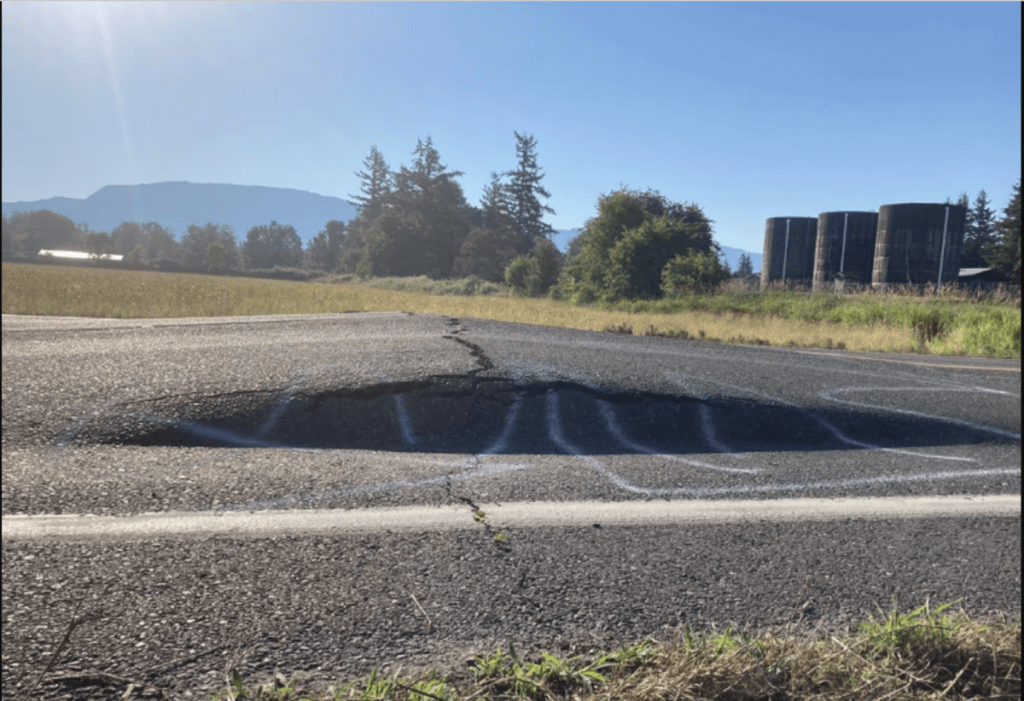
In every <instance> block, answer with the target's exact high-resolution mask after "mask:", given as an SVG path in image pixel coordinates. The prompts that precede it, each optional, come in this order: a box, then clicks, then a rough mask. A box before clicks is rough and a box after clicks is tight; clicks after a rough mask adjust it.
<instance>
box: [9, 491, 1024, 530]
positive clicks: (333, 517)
mask: <svg viewBox="0 0 1024 701" xmlns="http://www.w3.org/2000/svg"><path fill="white" fill-rule="evenodd" d="M479 507H480V508H481V509H482V510H483V511H484V512H485V513H486V514H487V523H489V524H490V525H491V526H492V528H495V529H501V528H512V527H515V528H536V527H545V526H557V527H587V526H589V527H593V526H594V525H595V524H600V525H601V526H613V525H614V526H665V525H672V524H701V523H704V524H714V523H738V522H750V521H835V520H842V519H850V518H856V519H896V518H900V519H903V518H927V517H967V516H1016V517H1018V518H1019V517H1020V513H1021V498H1020V495H1019V494H1011V495H981V496H978V495H958V496H930V497H885V498H871V497H859V498H858V497H850V498H841V499H772V500H766V501H753V500H741V501H730V500H683V501H624V502H601V501H575V502H513V503H506V504H480V505H479ZM2 520H3V540H4V541H8V540H11V541H15V540H41V539H44V540H49V539H59V540H94V539H100V540H147V539H155V538H173V537H190V536H191V537H209V536H214V535H227V536H236V537H255V538H269V537H274V536H280V535H284V534H289V533H375V532H382V531H448V530H466V529H472V528H480V524H478V523H476V522H475V521H474V519H473V518H472V515H471V514H470V512H469V511H468V510H467V508H466V507H465V506H408V507H395V508H389V509H381V508H376V509H329V510H306V509H299V510H287V511H246V512H238V511H234V512H224V511H200V512H181V511H179V512H174V511H170V512H163V513H147V514H138V515H136V516H125V517H116V516H80V515H40V516H20V515H17V516H4V517H3V519H2Z"/></svg>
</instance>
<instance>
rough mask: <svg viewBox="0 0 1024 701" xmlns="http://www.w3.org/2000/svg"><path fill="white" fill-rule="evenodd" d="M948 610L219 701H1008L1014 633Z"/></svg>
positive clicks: (477, 662)
mask: <svg viewBox="0 0 1024 701" xmlns="http://www.w3.org/2000/svg"><path fill="white" fill-rule="evenodd" d="M953 605H954V604H944V605H942V606H938V607H936V608H934V609H933V608H931V607H930V606H929V604H927V603H926V604H925V605H924V606H921V607H919V608H917V609H914V610H913V611H910V612H909V613H900V612H899V609H898V608H897V606H896V604H895V602H893V605H892V608H891V610H890V611H889V612H887V613H885V612H882V613H880V615H879V616H878V617H875V616H870V617H869V618H868V620H867V621H866V622H864V623H862V624H861V625H860V626H859V628H858V629H857V630H856V632H855V633H854V634H853V636H852V637H849V638H842V639H841V638H838V637H834V636H832V637H823V638H817V639H812V640H801V641H798V640H794V639H792V638H787V637H780V636H777V635H775V634H773V633H766V634H763V635H759V636H756V637H751V636H747V635H746V634H744V632H743V631H739V630H735V629H731V628H730V629H728V630H726V631H724V632H722V633H717V634H710V633H696V632H694V631H693V630H692V629H691V628H689V627H685V626H684V627H682V628H680V629H679V630H678V631H677V634H676V637H675V640H674V642H669V643H665V644H655V643H652V642H651V641H644V642H641V643H638V644H636V645H630V646H626V645H623V644H621V643H620V645H619V649H618V650H617V651H614V652H608V653H603V654H598V655H596V656H594V657H592V658H590V661H586V660H584V659H583V658H582V657H581V656H579V655H575V656H572V657H568V658H564V659H563V658H559V657H558V656H556V655H553V654H551V653H548V652H542V653H540V654H539V655H538V656H536V657H533V658H532V659H525V658H524V657H522V656H521V655H520V654H519V653H518V651H517V650H516V647H515V645H514V644H512V643H509V645H508V649H507V651H506V650H502V649H500V648H499V649H497V650H495V651H494V652H493V653H490V654H485V655H480V656H477V657H474V658H473V659H472V660H471V661H470V662H469V671H470V672H471V674H472V681H471V682H468V683H465V684H461V685H459V684H455V683H454V682H452V681H450V680H449V678H448V677H445V676H442V675H440V674H438V673H437V672H436V671H431V672H425V673H422V674H420V675H418V676H415V677H400V676H399V673H398V672H397V671H396V672H394V673H392V674H390V675H384V674H381V673H380V671H379V670H378V669H374V670H373V672H371V674H370V675H369V677H367V678H365V679H363V680H355V681H350V682H347V683H345V684H342V685H340V686H339V685H336V686H332V687H329V688H328V689H327V690H326V692H323V693H320V694H312V695H301V696H300V695H298V694H297V693H296V692H295V690H294V688H293V685H294V684H295V681H294V680H292V681H290V682H289V681H287V680H285V678H284V677H282V676H280V675H278V676H277V677H275V679H274V680H273V681H272V682H270V683H268V684H264V685H263V686H258V687H254V688H253V689H252V690H251V691H249V690H247V689H246V687H245V685H244V683H242V680H241V678H240V677H239V676H237V674H236V675H234V676H233V678H232V679H231V681H230V683H229V689H228V691H227V692H226V693H225V694H222V695H221V696H219V697H218V699H219V700H220V701H227V700H228V699H230V700H231V701H237V700H240V699H288V700H298V699H310V700H316V701H321V700H322V701H326V700H327V699H361V700H365V701H383V700H385V699H386V700H388V701H392V700H393V701H425V700H426V699H435V700H439V701H475V700H476V699H499V698H502V699H525V700H529V701H541V700H544V701H554V700H563V699H564V700H566V701H568V700H569V699H573V700H576V699H579V701H612V700H613V699H614V700H625V701H641V700H645V701H646V700H651V701H655V700H657V701H660V700H662V699H681V700H684V701H698V700H704V699H733V700H736V701H755V700H758V701H760V700H764V699H801V700H804V701H839V700H840V699H842V700H843V701H881V700H882V699H901V700H910V701H925V700H926V699H928V700H932V699H952V700H966V699H978V698H986V699H1002V698H1006V699H1009V698H1020V693H1021V627H1020V622H1019V620H1018V621H1017V622H1016V623H1014V624H1005V623H989V624H986V625H983V624H979V623H976V622H974V621H971V620H970V619H968V618H967V616H966V614H964V613H963V612H962V611H959V612H954V611H953V610H952V607H953Z"/></svg>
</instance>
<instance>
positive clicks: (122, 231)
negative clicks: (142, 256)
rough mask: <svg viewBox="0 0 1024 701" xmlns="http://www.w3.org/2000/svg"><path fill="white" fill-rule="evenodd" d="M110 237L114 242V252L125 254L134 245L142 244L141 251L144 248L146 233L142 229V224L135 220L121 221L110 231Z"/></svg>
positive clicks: (132, 248) (133, 247) (131, 249)
mask: <svg viewBox="0 0 1024 701" xmlns="http://www.w3.org/2000/svg"><path fill="white" fill-rule="evenodd" d="M110 238H111V239H113V242H114V253H118V254H120V255H123V256H126V255H128V254H129V253H131V252H132V251H133V250H134V249H135V247H136V246H142V247H143V251H144V250H145V246H144V245H143V244H144V243H145V241H146V234H145V232H144V231H143V230H142V226H141V225H140V224H138V223H137V222H133V221H126V222H121V223H120V224H119V225H118V226H117V228H116V229H114V230H113V231H111V232H110Z"/></svg>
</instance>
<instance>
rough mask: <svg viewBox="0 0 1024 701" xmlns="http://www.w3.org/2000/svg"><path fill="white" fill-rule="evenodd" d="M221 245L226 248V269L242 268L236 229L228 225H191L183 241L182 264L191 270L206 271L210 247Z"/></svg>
mask: <svg viewBox="0 0 1024 701" xmlns="http://www.w3.org/2000/svg"><path fill="white" fill-rule="evenodd" d="M215 243H219V244H220V245H221V246H223V247H224V269H225V270H238V269H240V268H241V256H240V255H239V253H238V242H237V241H236V240H235V233H234V229H232V228H231V226H230V225H228V224H219V225H218V224H214V223H212V222H210V223H207V224H204V225H202V226H200V225H198V224H190V225H189V227H188V230H187V231H186V232H185V236H184V237H182V240H181V263H182V265H183V266H185V268H188V269H191V270H206V264H207V260H208V256H209V254H210V246H211V245H213V244H215Z"/></svg>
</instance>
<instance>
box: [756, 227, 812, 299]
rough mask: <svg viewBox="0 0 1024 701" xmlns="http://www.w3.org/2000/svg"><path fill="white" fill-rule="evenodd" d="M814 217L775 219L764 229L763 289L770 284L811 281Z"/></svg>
mask: <svg viewBox="0 0 1024 701" xmlns="http://www.w3.org/2000/svg"><path fill="white" fill-rule="evenodd" d="M817 230H818V220H817V218H815V217H773V218H771V219H769V220H768V221H767V223H766V224H765V229H764V257H763V259H762V260H761V289H764V288H765V287H766V286H767V285H768V283H769V282H775V281H776V280H781V281H783V282H787V281H788V282H803V283H806V282H810V280H811V277H812V276H813V275H814V239H815V235H816V234H817Z"/></svg>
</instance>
